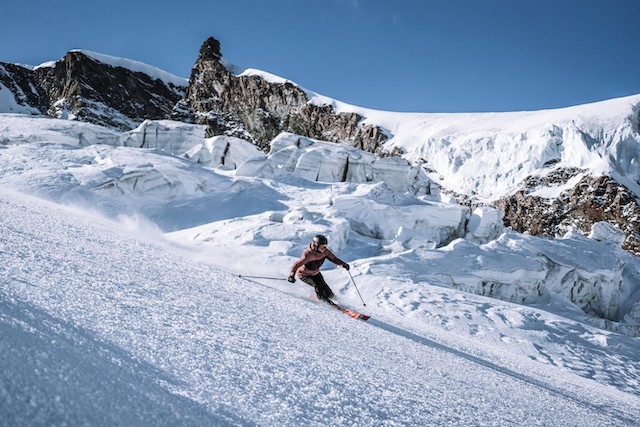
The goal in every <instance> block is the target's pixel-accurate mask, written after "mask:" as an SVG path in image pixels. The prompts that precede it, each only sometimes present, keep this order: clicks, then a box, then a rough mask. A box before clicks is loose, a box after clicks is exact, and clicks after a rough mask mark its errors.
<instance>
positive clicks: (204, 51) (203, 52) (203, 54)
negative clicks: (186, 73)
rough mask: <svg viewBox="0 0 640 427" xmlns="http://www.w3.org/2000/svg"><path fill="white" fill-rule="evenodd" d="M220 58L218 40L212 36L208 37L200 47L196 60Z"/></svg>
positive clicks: (217, 59)
mask: <svg viewBox="0 0 640 427" xmlns="http://www.w3.org/2000/svg"><path fill="white" fill-rule="evenodd" d="M221 59H222V53H221V51H220V42H219V41H218V40H217V39H215V38H213V37H209V38H208V39H206V40H205V41H204V43H203V44H202V46H201V47H200V54H199V55H198V61H220V60H221Z"/></svg>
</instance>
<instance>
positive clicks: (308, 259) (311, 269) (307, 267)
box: [291, 245, 346, 277]
mask: <svg viewBox="0 0 640 427" xmlns="http://www.w3.org/2000/svg"><path fill="white" fill-rule="evenodd" d="M325 259H329V261H331V262H332V263H334V264H337V265H339V266H343V265H346V263H345V262H344V261H342V260H341V259H340V258H338V257H336V256H335V255H334V254H333V253H332V252H331V251H330V250H329V249H326V248H325V249H324V250H323V251H314V250H313V249H312V248H311V245H309V246H308V247H307V249H305V250H304V251H303V252H302V255H301V256H300V259H298V261H296V262H295V263H293V266H292V267H291V275H292V276H293V275H295V274H297V276H298V277H308V276H315V275H316V274H318V273H320V267H321V266H322V263H323V262H324V260H325Z"/></svg>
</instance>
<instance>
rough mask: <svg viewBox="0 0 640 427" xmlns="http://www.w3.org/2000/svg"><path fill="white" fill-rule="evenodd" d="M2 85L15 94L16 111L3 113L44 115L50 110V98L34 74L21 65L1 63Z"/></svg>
mask: <svg viewBox="0 0 640 427" xmlns="http://www.w3.org/2000/svg"><path fill="white" fill-rule="evenodd" d="M0 83H2V85H3V86H5V87H6V88H7V89H8V90H9V91H11V93H12V94H13V96H14V98H15V100H16V106H14V107H12V109H13V108H15V111H12V110H8V111H2V112H3V113H12V112H15V113H27V112H28V113H31V114H44V113H45V112H46V111H47V110H48V108H49V97H48V95H47V93H46V91H45V90H44V89H43V88H42V87H41V86H40V83H39V82H38V80H37V78H36V76H35V74H34V72H33V71H32V70H30V69H28V68H25V67H22V66H20V65H15V64H8V63H5V62H0Z"/></svg>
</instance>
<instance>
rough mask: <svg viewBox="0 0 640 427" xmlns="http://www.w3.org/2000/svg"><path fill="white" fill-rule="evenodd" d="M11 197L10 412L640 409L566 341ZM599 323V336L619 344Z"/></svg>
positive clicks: (242, 419)
mask: <svg viewBox="0 0 640 427" xmlns="http://www.w3.org/2000/svg"><path fill="white" fill-rule="evenodd" d="M0 210H1V212H0V214H1V217H2V218H3V224H2V231H1V233H2V234H1V235H2V247H1V250H0V257H1V265H2V270H0V271H1V272H2V283H3V288H2V294H1V297H0V307H1V310H2V311H1V313H2V316H1V317H0V333H1V335H2V339H1V340H0V354H2V358H3V360H4V362H3V370H2V382H1V383H0V384H1V385H0V401H1V402H2V409H1V412H2V419H3V420H4V421H3V423H6V425H27V424H31V425H33V424H38V425H51V424H64V423H68V424H96V425H114V424H116V425H132V424H135V425H175V424H179V425H216V424H221V425H351V424H358V425H371V426H374V425H376V426H379V425H452V426H462V425H468V426H472V425H473V426H475V425H496V426H498V425H509V424H515V425H541V426H546V425H567V426H569V425H575V426H585V425H594V426H596V425H597V426H619V425H634V424H636V421H637V419H638V416H639V415H640V409H639V408H640V405H639V404H640V397H639V396H638V393H637V388H636V392H633V390H627V391H624V389H625V388H626V387H625V384H617V386H618V387H616V386H615V384H612V385H609V384H603V383H602V381H601V379H600V378H599V372H594V378H593V379H588V378H583V377H582V376H580V375H576V374H575V373H573V372H571V371H570V370H567V369H564V368H563V367H562V366H558V365H557V364H556V363H553V357H557V355H555V354H550V355H549V360H547V361H545V362H544V363H540V362H539V361H534V360H531V359H530V358H527V357H526V356H523V355H520V354H518V353H517V352H513V351H509V347H511V346H504V347H503V348H501V347H493V346H490V345H485V344H484V343H483V342H482V340H478V341H479V342H474V341H475V340H474V339H471V338H473V336H468V337H466V338H461V337H459V336H457V335H456V334H455V333H453V332H447V331H446V330H445V329H442V328H437V327H433V329H434V330H435V331H436V333H435V334H431V333H429V332H428V330H429V329H431V328H424V330H423V331H421V332H419V331H416V332H413V330H415V329H422V328H420V327H416V325H418V326H420V325H421V324H422V322H421V320H420V319H419V318H418V319H415V318H411V317H408V318H406V319H403V316H395V315H394V313H392V312H391V313H386V315H385V314H384V313H385V310H383V309H381V308H378V309H375V312H376V313H379V318H380V319H381V320H372V321H371V322H370V323H364V322H361V321H357V320H353V319H350V318H348V317H347V316H345V315H343V314H342V313H339V312H337V311H335V310H332V309H330V308H328V307H324V306H321V305H320V304H319V303H314V302H311V301H309V300H306V299H304V298H296V297H294V296H292V295H288V294H285V293H282V292H279V291H278V290H275V289H272V288H269V287H265V286H262V285H259V284H257V283H255V282H251V281H247V280H243V279H241V278H238V277H237V276H235V275H233V274H229V273H227V272H223V271H220V270H219V269H216V268H213V267H210V266H207V265H205V264H203V263H200V262H194V261H193V260H192V259H190V258H189V257H186V256H185V254H184V253H180V252H181V251H177V252H176V250H175V248H174V247H172V246H171V245H169V243H168V242H162V241H161V242H150V241H149V239H148V235H140V234H139V233H138V232H135V231H133V230H130V232H129V233H127V232H126V231H125V230H124V229H122V225H121V224H114V223H109V222H108V221H106V220H102V219H100V218H96V217H94V216H89V215H87V214H86V213H83V212H78V211H77V210H74V209H69V208H65V207H61V206H59V205H54V204H52V203H50V202H45V201H42V200H38V199H34V198H32V197H29V196H24V195H21V194H17V193H13V192H8V191H6V190H3V191H2V192H1V193H0ZM218 262H224V259H220V260H218ZM436 295H437V298H435V299H437V300H439V303H440V304H443V303H444V302H445V301H446V302H448V304H450V305H452V306H457V307H458V308H461V307H465V306H468V305H470V303H471V301H468V300H467V301H464V300H465V299H466V298H464V297H461V296H460V295H459V293H457V292H450V293H447V292H444V291H439V292H438V293H437V294H436ZM396 297H397V296H396ZM404 299H405V301H406V304H411V303H412V301H413V300H412V298H411V297H407V296H405V297H404ZM460 299H462V301H459V300H460ZM474 299H476V302H475V303H476V304H479V306H478V307H476V310H474V311H475V313H474V314H473V315H471V316H470V317H471V319H473V318H474V317H478V316H479V314H477V313H478V310H480V309H481V310H483V311H484V312H485V313H486V316H487V318H491V317H492V316H496V317H497V319H496V320H498V319H500V320H499V321H498V323H497V324H499V325H501V327H502V328H505V329H506V326H504V323H508V324H513V326H511V327H513V328H516V327H518V326H516V325H518V324H521V322H522V320H523V318H526V317H529V319H528V321H527V322H522V323H530V325H529V326H534V325H538V327H539V329H540V330H538V331H536V332H538V333H540V332H548V333H550V334H555V332H554V331H553V330H545V326H546V324H547V322H548V323H551V324H553V323H554V321H555V322H557V321H558V319H554V318H553V317H550V318H549V319H548V320H547V319H545V314H544V313H543V312H537V311H535V310H526V311H524V310H523V311H524V313H522V314H518V313H520V311H521V310H522V308H516V307H514V306H505V305H503V304H496V303H494V302H493V301H492V300H488V299H484V300H483V299H481V298H478V297H476V298H474ZM423 304H425V305H429V306H432V307H434V309H435V310H436V311H440V310H438V304H436V301H420V305H423ZM445 310H447V311H449V310H450V309H445ZM504 313H506V314H507V316H510V317H511V318H510V319H509V318H505V317H501V316H504ZM425 314H426V311H423V312H422V315H423V316H424V315H425ZM460 314H461V315H464V312H460ZM523 314H524V315H523ZM374 316H375V314H374ZM454 319H455V318H453V317H452V319H451V320H450V321H454ZM411 325H413V326H411ZM520 327H522V329H523V332H522V335H523V336H525V334H526V329H527V327H526V326H525V325H524V324H521V326H520ZM573 327H576V328H577V327H579V326H578V325H577V324H576V325H574V326H573ZM581 329H582V331H581V333H582V334H586V335H592V336H593V337H595V342H594V343H593V346H594V347H600V348H602V347H603V346H605V345H607V344H608V343H607V339H608V338H607V335H608V334H606V333H603V332H600V333H594V331H593V330H589V328H586V327H581ZM557 330H558V331H561V332H562V331H563V330H564V333H565V334H568V333H570V332H569V331H568V330H567V329H565V328H563V327H562V326H560V327H559V328H558V329H557ZM576 332H577V331H576ZM443 336H444V337H446V338H444V339H443V338H442V337H443ZM565 338H566V337H565ZM556 339H558V340H560V339H563V337H562V335H560V336H558V338H556ZM577 339H579V337H578V336H576V340H577ZM614 340H615V341H620V342H621V346H622V347H624V346H625V345H626V344H625V343H624V340H623V339H621V338H619V337H614ZM513 344H516V343H513ZM602 353H604V354H600V355H599V354H598V352H593V353H592V354H591V356H590V358H592V360H590V361H589V362H591V363H589V365H591V366H587V364H586V363H585V366H584V369H586V370H589V369H594V368H595V366H594V364H593V362H594V361H598V360H599V358H600V357H602V356H605V357H603V358H602V359H601V360H599V361H600V362H605V360H606V353H607V352H602ZM620 357H621V356H618V358H620ZM628 362H631V360H628ZM636 366H637V364H636ZM600 369H601V370H602V372H603V373H604V372H606V370H607V369H611V366H601V367H600ZM635 378H636V385H637V372H635ZM599 380H600V381H599ZM620 380H621V381H622V376H621V378H620ZM630 380H631V379H630ZM605 382H606V381H605ZM627 385H629V386H630V385H631V383H627Z"/></svg>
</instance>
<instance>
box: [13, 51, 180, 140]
mask: <svg viewBox="0 0 640 427" xmlns="http://www.w3.org/2000/svg"><path fill="white" fill-rule="evenodd" d="M1 65H2V67H0V81H2V83H3V84H4V85H5V86H6V87H7V88H9V90H11V91H12V92H13V95H14V97H15V98H16V102H17V103H18V104H20V105H23V106H24V107H25V108H32V109H33V112H34V113H41V114H48V115H50V116H52V117H65V118H67V117H69V118H75V119H77V120H81V121H86V122H89V123H94V124H99V125H102V126H107V127H110V128H115V129H119V130H129V129H132V128H134V127H136V126H138V125H139V124H140V123H142V122H143V121H144V120H145V119H165V118H168V117H169V116H170V115H171V112H172V110H173V107H174V106H175V104H176V103H177V102H178V101H179V100H180V99H181V98H182V95H183V93H184V88H183V87H176V86H174V85H172V84H166V83H164V82H163V81H161V80H159V79H154V78H152V77H151V76H149V75H147V74H145V73H141V72H134V71H131V70H129V69H126V68H122V67H116V66H112V65H108V64H104V63H102V62H100V61H98V60H96V59H93V58H91V57H89V56H87V55H85V54H84V53H82V52H80V51H72V52H69V53H67V54H66V55H65V57H64V58H62V59H61V60H60V61H58V62H56V64H55V66H53V67H41V68H37V69H35V70H29V69H27V68H23V67H19V66H16V65H13V64H1Z"/></svg>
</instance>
